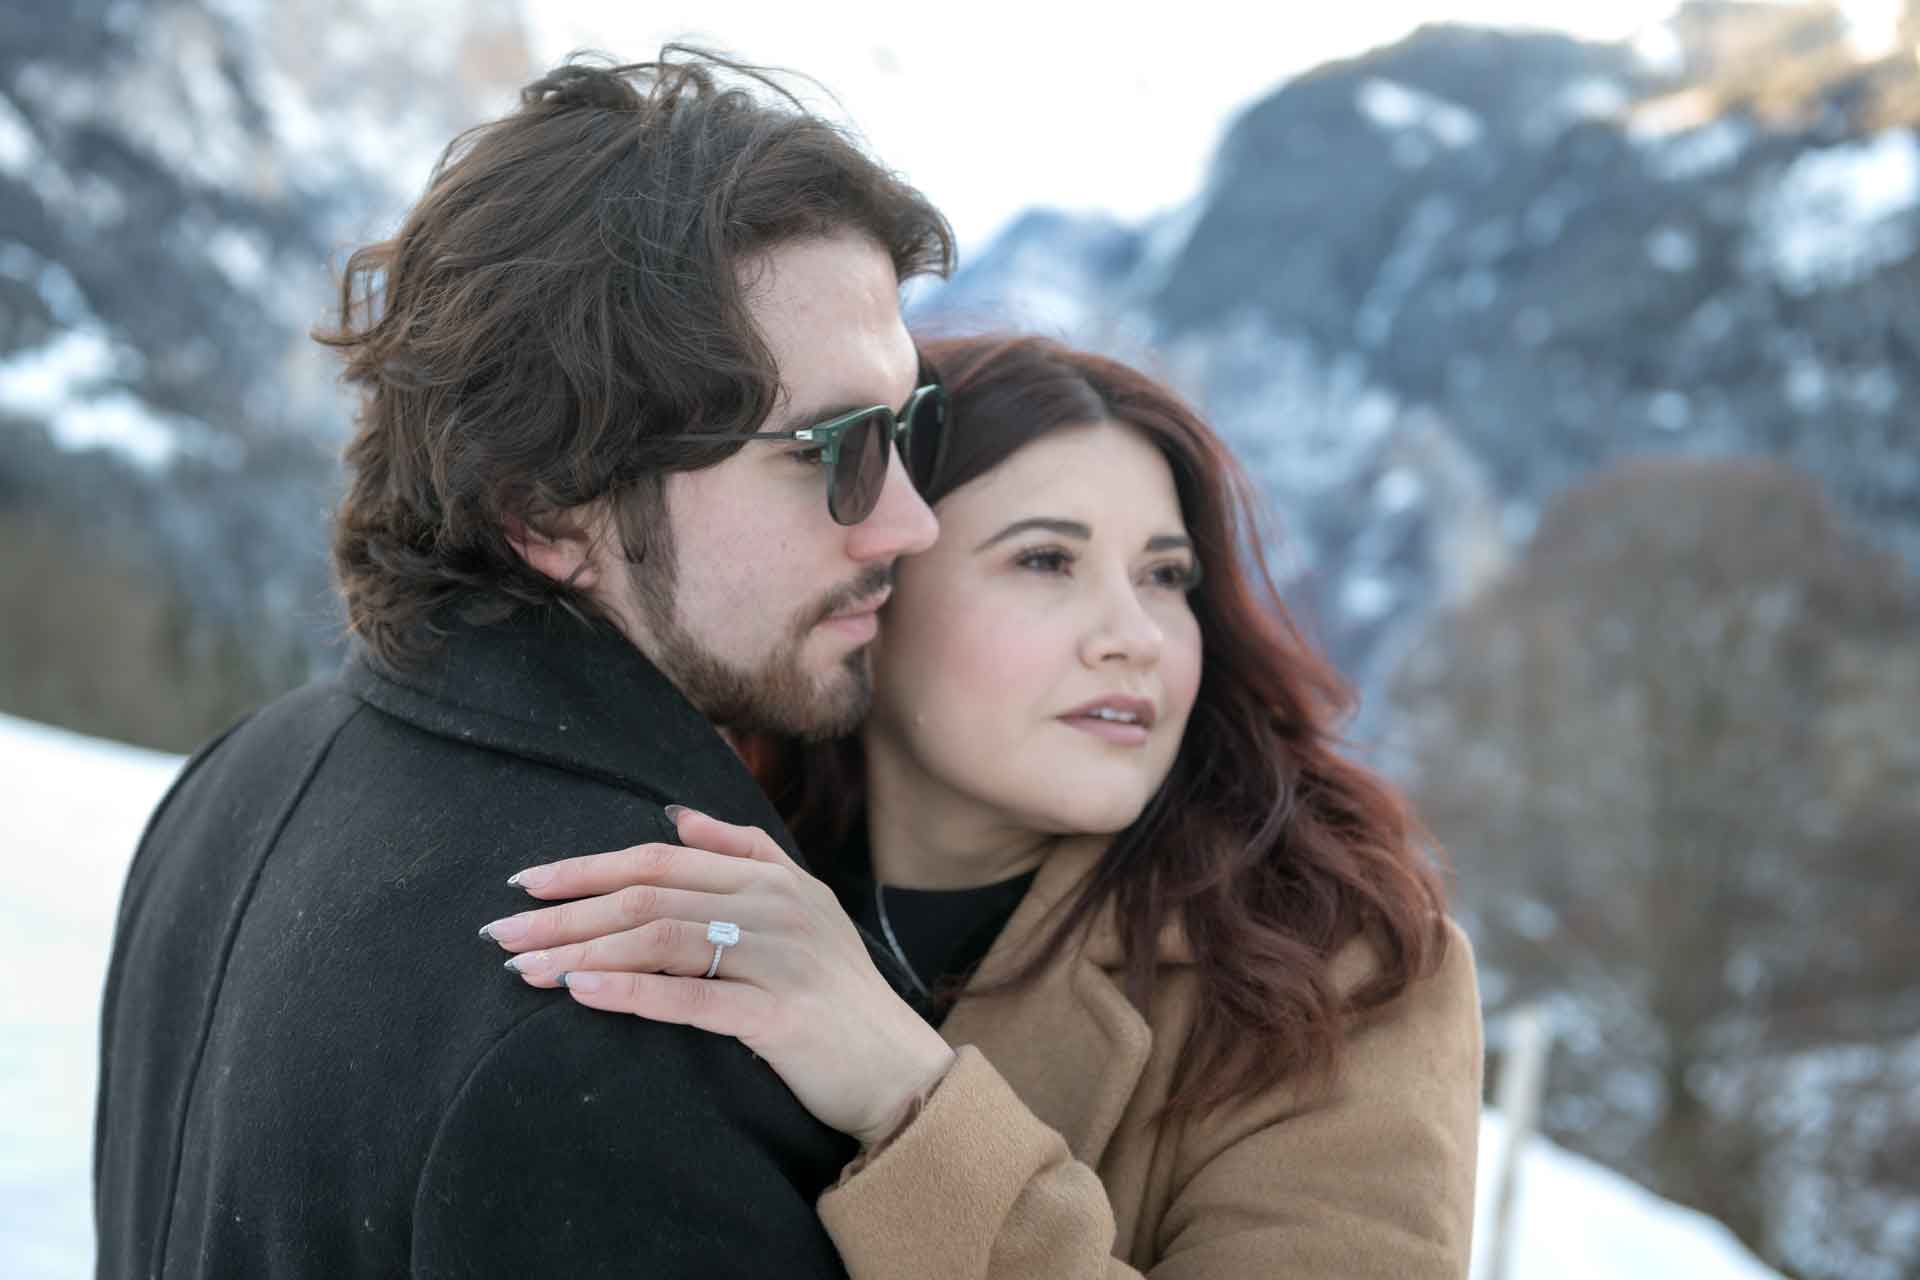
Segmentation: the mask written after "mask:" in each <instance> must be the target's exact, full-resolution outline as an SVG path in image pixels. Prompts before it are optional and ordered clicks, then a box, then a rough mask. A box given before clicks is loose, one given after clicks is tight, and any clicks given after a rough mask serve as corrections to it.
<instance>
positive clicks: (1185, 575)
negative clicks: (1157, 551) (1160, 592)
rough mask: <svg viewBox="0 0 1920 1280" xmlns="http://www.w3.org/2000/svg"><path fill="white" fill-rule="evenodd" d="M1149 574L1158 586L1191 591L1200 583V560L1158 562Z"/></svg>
mask: <svg viewBox="0 0 1920 1280" xmlns="http://www.w3.org/2000/svg"><path fill="white" fill-rule="evenodd" d="M1147 576H1148V577H1149V578H1150V579H1151V580H1152V582H1153V585H1155V586H1156V587H1166V588H1168V589H1169V590H1172V591H1191V590H1193V589H1194V588H1195V587H1197V586H1199V585H1200V562H1199V561H1197V560H1181V561H1170V562H1168V563H1166V564H1157V565H1155V566H1154V567H1153V568H1152V569H1150V570H1149V571H1148V574H1147Z"/></svg>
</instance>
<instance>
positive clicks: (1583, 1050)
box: [1394, 461, 1920, 1276]
mask: <svg viewBox="0 0 1920 1280" xmlns="http://www.w3.org/2000/svg"><path fill="white" fill-rule="evenodd" d="M1917 623H1920V601H1917V599H1916V592H1915V589H1914V583H1913V581H1912V579H1911V577H1910V575H1908V574H1907V573H1906V572H1905V571H1904V569H1903V568H1902V566H1900V565H1899V564H1898V563H1897V562H1895V561H1893V560H1892V559H1890V558H1888V557H1886V556H1884V555H1880V554H1878V553H1876V552H1875V551H1874V550H1873V549H1872V548H1870V547H1869V546H1867V545H1866V544H1865V543H1864V542H1863V541H1862V540H1861V539H1859V538H1858V537H1857V536H1856V535H1854V534H1852V533H1850V532H1849V531H1847V530H1846V529H1844V528H1842V527H1840V526H1839V525H1838V524H1837V523H1836V521H1835V520H1834V518H1833V516H1832V514H1831V512H1830V511H1829V509H1828V507H1827V505H1826V503H1825V501H1824V500H1823V498H1822V496H1821V494H1820V492H1819V491H1818V489H1817V487H1816V486H1815V485H1814V483H1813V482H1812V481H1811V480H1810V479H1809V478H1807V477H1805V476H1803V475H1801V474H1800V473H1797V472H1795V471H1792V470H1791V469H1789V468H1786V467H1784V466H1780V465H1777V464H1772V463H1761V462H1750V463H1748V462H1731V463H1730V462H1713V463H1707V462H1691V461H1661V462H1642V463H1636V464H1632V465H1629V466H1626V467H1622V468H1620V469H1618V470H1615V471H1613V472H1611V473H1609V474H1607V475H1605V476H1603V477H1601V478H1600V479H1598V480H1596V481H1594V482H1592V483H1590V484H1588V485H1586V486H1585V487H1583V488H1580V489H1578V490H1575V491H1571V492H1569V493H1567V494H1566V495H1564V496H1563V498H1562V499H1561V500H1560V501H1559V502H1558V503H1557V504H1556V505H1555V506H1554V507H1553V508H1552V509H1551V510H1550V511H1548V512H1547V513H1546V515H1545V516H1544V517H1543V519H1542V522H1541V525H1540V528H1539V530H1538V532H1537V534H1536V536H1535V538H1534V541H1533V543H1532V545H1531V547H1530V548H1529V549H1528V551H1527V554H1526V556H1525V559H1524V560H1523V561H1522V563H1521V564H1519V565H1518V566H1517V568H1516V569H1515V571H1514V572H1513V573H1512V574H1510V575H1509V576H1508V577H1507V578H1505V579H1504V580H1502V581H1500V582H1499V583H1497V584H1496V585H1494V586H1493V587H1491V588H1490V589H1489V590H1487V591H1485V592H1483V593H1482V594H1481V595H1480V596H1479V597H1478V598H1476V599H1475V600H1473V601H1471V602H1469V603H1468V605H1467V606H1465V607H1464V608H1463V609H1461V610H1460V611H1458V612H1457V613H1455V614H1454V615H1453V616H1452V617H1450V618H1448V619H1447V620H1445V621H1444V622H1443V623H1442V624H1440V625H1439V626H1438V627H1436V629H1435V631H1434V633H1433V635H1432V637H1431V639H1430V641H1429V642H1428V643H1426V644H1425V645H1423V646H1422V647H1421V648H1420V649H1419V650H1418V651H1417V652H1416V653H1415V654H1414V655H1413V656H1412V657H1411V658H1410V659H1409V661H1408V662H1407V664H1406V666H1405V668H1404V670H1403V672H1402V673H1401V675H1400V677H1399V678H1398V680H1397V681H1396V684H1395V688H1394V698H1395V703H1396V712H1397V723H1398V725H1399V732H1400V733H1401V734H1402V735H1403V737H1404V740H1403V742H1402V743H1401V744H1400V746H1401V750H1402V753H1403V758H1405V759H1407V760H1409V761H1410V763H1411V767H1412V769H1413V771H1414V777H1413V778H1412V783H1413V785H1414V788H1415V792H1416V794H1417V796H1418V798H1419V800H1420V802H1421V804H1422V807H1423V811H1424V813H1425V815H1426V817H1427V818H1428V820H1429V821H1430V822H1431V823H1432V824H1433V825H1434V827H1435V829H1436V830H1437V832H1438V833H1439V835H1440V837H1441V839H1442V840H1443V841H1444V842H1445V843H1446V844H1447V845H1448V846H1449V848H1450V850H1451V851H1452V853H1453V856H1454V860H1455V863H1456V865H1457V866H1458V867H1459V868H1460V874H1461V881H1462V903H1463V907H1464V910H1465V913H1466V914H1467V916H1468V918H1469V922H1470V924H1471V926H1472V927H1473V928H1474V929H1475V931H1476V933H1477V937H1478V941H1479V943H1480V946H1481V950H1482V954H1483V957H1484V961H1485V964H1486V966H1487V969H1488V971H1489V975H1490V978H1491V981H1490V982H1489V984H1488V986H1489V996H1490V1003H1491V1004H1493V1005H1495V1006H1496V1007H1498V1006H1499V1005H1501V1004H1504V1003H1507V1002H1510V1001H1513V1000H1517V999H1521V998H1546V999H1549V1000H1550V1001H1552V1002H1554V1003H1555V1004H1556V1005H1557V1006H1558V1007H1559V1008H1560V1010H1561V1014H1562V1021H1563V1026H1562V1028H1561V1030H1562V1037H1563V1045H1564V1046H1565V1047H1564V1048H1563V1051H1562V1052H1561V1055H1560V1057H1559V1059H1558V1061H1557V1062H1556V1066H1555V1069H1554V1072H1553V1079H1552V1084H1551V1086H1550V1091H1549V1100H1548V1104H1547V1106H1546V1109H1545V1111H1544V1120H1545V1124H1546V1127H1547V1128H1548V1129H1549V1131H1551V1132H1554V1133H1555V1134H1556V1135H1557V1136H1560V1137H1561V1138H1563V1139H1565V1140H1567V1141H1569V1142H1570V1143H1572V1144H1573V1145H1574V1146H1576V1147H1579V1148H1582V1149H1584V1150H1587V1151H1589V1152H1591V1153H1592V1154H1594V1155H1596V1156H1598V1157H1600V1158H1601V1159H1604V1160H1606V1161H1608V1162H1609V1163H1612V1164H1615V1165H1616V1166H1620V1167H1624V1168H1626V1169H1628V1170H1629V1171H1631V1172H1634V1173H1636V1174H1637V1175H1639V1176H1640V1177H1642V1178H1643V1179H1644V1180H1646V1181H1648V1182H1649V1183H1650V1184H1651V1185H1653V1186H1654V1187H1655V1188H1656V1189H1658V1190H1660V1191H1661V1192H1663V1193H1664V1194H1667V1195H1670V1196H1672V1197H1674V1198H1677V1199H1679V1200H1682V1201H1684V1202H1686V1203H1689V1204H1693V1205H1696V1206H1698V1207H1700V1208H1702V1209H1704V1210H1706V1211H1708V1212H1710V1213H1712V1214H1714V1215H1715V1216H1716V1217H1719V1218H1721V1219H1722V1220H1723V1221H1726V1222H1727V1223H1728V1224H1729V1225H1730V1226H1732V1227H1733V1228H1734V1230H1735V1231H1736V1232H1738V1233H1739V1234H1740V1235H1741V1236H1742V1237H1743V1238H1744V1239H1746V1240H1747V1241H1748V1242H1749V1243H1751V1244H1752V1245H1754V1246H1755V1247H1756V1248H1758V1249H1759V1250H1760V1251H1761V1252H1762V1253H1764V1254H1766V1255H1768V1256H1769V1257H1770V1258H1772V1259H1773V1260H1775V1261H1776V1262H1778V1263H1781V1264H1783V1265H1790V1266H1792V1267H1794V1268H1795V1269H1798V1270H1800V1271H1803V1272H1805V1273H1806V1274H1810V1275H1812V1274H1823V1271H1822V1269H1821V1267H1820V1266H1819V1265H1818V1260H1817V1259H1815V1258H1810V1257H1806V1256H1800V1255H1802V1253H1803V1252H1805V1251H1804V1250H1803V1249H1802V1248H1801V1247H1798V1246H1797V1245H1796V1244H1795V1242H1796V1241H1804V1240H1806V1239H1810V1238H1811V1237H1810V1236H1809V1234H1808V1232H1807V1231H1806V1230H1805V1229H1804V1224H1796V1222H1795V1220H1794V1209H1793V1207H1792V1204H1793V1200H1794V1198H1795V1197H1796V1196H1799V1195H1801V1194H1802V1193H1803V1192H1804V1190H1805V1188H1806V1186H1807V1185H1809V1183H1808V1180H1809V1179H1813V1178H1817V1177H1820V1176H1822V1174H1821V1169H1822V1168H1825V1167H1829V1166H1833V1165H1834V1161H1835V1160H1840V1161H1841V1163H1846V1162H1847V1161H1851V1162H1852V1163H1853V1164H1856V1165H1860V1166H1861V1167H1863V1168H1864V1167H1868V1166H1871V1165H1872V1163H1873V1161H1872V1160H1871V1158H1870V1157H1871V1156H1872V1152H1871V1151H1867V1152H1861V1151H1858V1150H1854V1149H1852V1148H1849V1149H1848V1150H1844V1151H1842V1150H1838V1149H1834V1148H1832V1146H1831V1144H1829V1146H1828V1149H1827V1150H1825V1151H1824V1152H1822V1153H1820V1154H1817V1155H1816V1154H1811V1153H1812V1151H1813V1148H1814V1146H1815V1145H1817V1144H1815V1143H1813V1142H1811V1140H1810V1138H1809V1134H1808V1132H1807V1107H1806V1106H1797V1105H1796V1104H1797V1102H1798V1101H1799V1100H1798V1099H1796V1098H1795V1097H1793V1096H1786V1097H1783V1096H1782V1094H1781V1090H1782V1089H1783V1088H1789V1087H1791V1088H1806V1089H1816V1090H1817V1089H1819V1088H1827V1089H1829V1090H1832V1089H1842V1090H1843V1091H1844V1092H1845V1094H1846V1095H1847V1096H1848V1097H1849V1098H1851V1099H1852V1100H1853V1102H1854V1103H1855V1104H1858V1105H1866V1100H1867V1099H1869V1098H1870V1097H1875V1096H1883V1095H1882V1094H1880V1093H1876V1090H1879V1091H1884V1090H1887V1089H1895V1090H1897V1089H1898V1088H1899V1087H1901V1082H1900V1078H1899V1077H1900V1075H1901V1073H1900V1072H1899V1071H1896V1070H1893V1069H1892V1068H1889V1069H1888V1070H1886V1071H1882V1072H1880V1073H1879V1074H1877V1075H1875V1074H1873V1073H1868V1074H1867V1076H1863V1077H1859V1078H1852V1079H1850V1080H1849V1081H1848V1082H1847V1083H1845V1084H1844V1085H1842V1084H1841V1082H1840V1081H1839V1078H1838V1077H1836V1076H1834V1075H1833V1074H1832V1073H1831V1072H1829V1073H1828V1074H1827V1078H1826V1083H1825V1084H1809V1083H1808V1079H1809V1071H1810V1070H1812V1068H1811V1067H1810V1066H1809V1064H1812V1063H1817V1062H1818V1061H1820V1060H1821V1057H1822V1055H1830V1054H1831V1053H1832V1052H1833V1051H1835V1050H1836V1049H1839V1048H1850V1049H1857V1050H1862V1051H1866V1052H1870V1053H1874V1054H1878V1055H1880V1059H1881V1061H1882V1062H1885V1063H1892V1062H1894V1061H1896V1060H1898V1059H1897V1055H1896V1053H1895V1051H1896V1050H1897V1049H1898V1048H1899V1046H1900V1045H1901V1044H1902V1043H1903V1039H1902V1038H1903V1037H1908V1036H1912V1035H1913V1034H1914V1029H1915V1028H1916V1027H1920V1005H1917V1004H1916V1000H1917V998H1920V991H1917V990H1916V986H1915V982H1914V974H1915V973H1916V972H1920V943H1916V938H1920V931H1915V930H1913V929H1912V928H1911V925H1910V922H1909V920H1908V917H1909V916H1910V914H1911V910H1912V906H1913V904H1915V903H1920V861H1916V860H1915V859H1914V858H1913V857H1911V854H1912V852H1913V851H1914V849H1915V845H1916V841H1915V838H1914V835H1913V832H1914V831H1915V830H1916V829H1920V741H1917V740H1916V735H1915V733H1914V731H1913V726H1915V725H1920V643H1916V637H1917V636H1920V628H1917V625H1916V624H1917ZM1813 1074H1815V1075H1818V1074H1819V1073H1818V1072H1817V1071H1814V1072H1813ZM1796 1081H1797V1082H1798V1083H1797V1084H1796V1083H1793V1082H1796ZM1910 1083H1911V1082H1910ZM1809 1105H1811V1104H1809ZM1908 1124H1909V1129H1908V1131H1907V1132H1906V1134H1905V1136H1904V1137H1902V1136H1901V1135H1900V1133H1899V1132H1898V1129H1899V1126H1898V1125H1895V1126H1893V1127H1892V1128H1891V1129H1889V1130H1888V1131H1887V1132H1885V1133H1884V1134H1883V1135H1882V1136H1883V1138H1884V1140H1885V1141H1887V1142H1889V1143H1896V1144H1897V1143H1900V1142H1906V1143H1909V1144H1910V1143H1911V1142H1912V1141H1913V1133H1912V1131H1911V1127H1910V1126H1911V1121H1909V1122H1908ZM1815 1127H1816V1128H1819V1126H1815ZM1821 1132H1822V1133H1823V1134H1824V1135H1825V1136H1826V1137H1828V1138H1832V1137H1834V1136H1835V1134H1836V1133H1837V1130H1836V1129H1835V1127H1834V1126H1833V1125H1830V1124H1829V1125H1826V1126H1825V1128H1824V1129H1822V1130H1821ZM1879 1140H1880V1139H1875V1138H1873V1137H1872V1136H1871V1135H1867V1134H1861V1133H1858V1132H1855V1133H1854V1134H1853V1136H1851V1137H1849V1138H1848V1139H1847V1140H1846V1142H1843V1143H1842V1144H1841V1146H1843V1147H1845V1146H1847V1144H1848V1143H1852V1144H1854V1145H1855V1146H1857V1144H1858V1143H1861V1142H1866V1143H1869V1144H1871V1143H1872V1142H1875V1141H1879ZM1842 1157H1844V1159H1842ZM1855 1157H1867V1159H1866V1160H1865V1164H1862V1163H1861V1161H1860V1160H1857V1159H1855ZM1835 1167H1837V1166H1835ZM1883 1181H1884V1185H1885V1186H1886V1187H1887V1188H1889V1189H1890V1194H1894V1195H1895V1196H1896V1198H1900V1197H1905V1198H1906V1199H1907V1200H1908V1201H1910V1202H1911V1203H1912V1204H1913V1206H1914V1209H1915V1211H1916V1212H1920V1171H1906V1172H1893V1173H1890V1176H1889V1178H1888V1179H1886V1180H1883ZM1856 1243H1861V1242H1859V1241H1856ZM1868 1246H1872V1242H1871V1241H1868V1242H1865V1245H1863V1248H1866V1251H1867V1252H1871V1248H1870V1247H1868ZM1895 1247H1898V1242H1897V1241H1895V1242H1890V1243H1884V1247H1882V1252H1884V1251H1885V1249H1888V1248H1895ZM1863 1256H1864V1255H1863ZM1833 1274H1841V1273H1840V1272H1834V1273H1833ZM1845 1274H1848V1275H1853V1276H1858V1275H1863V1274H1866V1273H1864V1272H1862V1271H1860V1270H1859V1269H1858V1268H1853V1269H1850V1270H1848V1271H1846V1272H1845ZM1889 1274H1896V1273H1894V1272H1889Z"/></svg>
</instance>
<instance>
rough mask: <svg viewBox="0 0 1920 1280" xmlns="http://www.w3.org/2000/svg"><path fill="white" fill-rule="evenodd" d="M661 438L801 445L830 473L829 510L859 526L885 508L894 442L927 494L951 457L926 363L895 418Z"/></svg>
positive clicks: (939, 389) (943, 393)
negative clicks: (882, 498) (817, 453)
mask: <svg viewBox="0 0 1920 1280" xmlns="http://www.w3.org/2000/svg"><path fill="white" fill-rule="evenodd" d="M656 438H658V439H664V440H672V441H679V442H686V443H692V442H697V441H722V440H799V441H802V442H804V443H807V444H811V445H813V446H814V447H815V448H817V449H818V450H819V451H820V460H821V462H822V463H823V464H824V465H825V467H826V470H827V511H828V513H829V514H830V515H832V516H833V518H834V520H835V521H836V522H837V523H840V524H859V523H860V522H861V521H862V520H865V519H866V518H867V517H868V516H870V515H872V514H873V509H874V508H875V507H877V506H879V505H880V491H881V490H882V489H883V488H885V487H886V483H887V464H888V463H889V462H890V461H891V458H892V453H893V449H892V445H893V442H894V441H896V440H897V441H899V442H900V456H901V459H902V460H903V461H904V462H905V463H906V464H907V475H908V477H909V478H911V479H912V481H913V486H914V488H916V489H918V490H919V491H920V492H921V493H926V492H927V491H928V489H929V488H930V486H931V485H932V484H933V479H934V477H935V476H937V475H938V474H939V473H940V464H941V463H942V462H944V461H945V460H946V452H947V389H946V388H945V387H943V386H941V385H940V376H939V374H937V373H936V372H935V371H934V369H933V367H932V366H931V365H929V364H927V362H926V361H924V360H922V361H921V362H920V385H919V386H918V387H916V388H914V391H913V394H912V395H910V396H908V397H907V402H906V403H905V404H904V405H901V406H900V411H899V412H898V413H895V412H894V411H893V410H892V409H889V408H887V406H885V405H883V404H876V405H870V406H868V407H867V408H864V409H853V410H849V411H848V412H846V413H842V414H839V415H837V416H835V417H832V418H828V419H827V420H826V421H825V422H818V423H815V424H814V425H813V426H811V427H802V428H801V429H800V430H798V431H750V432H739V433H727V434H717V435H680V436H664V437H656Z"/></svg>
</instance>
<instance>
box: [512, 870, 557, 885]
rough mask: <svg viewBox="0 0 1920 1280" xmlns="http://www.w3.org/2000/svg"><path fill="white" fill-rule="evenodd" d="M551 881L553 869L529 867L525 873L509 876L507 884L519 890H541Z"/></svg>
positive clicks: (517, 872) (520, 872)
mask: <svg viewBox="0 0 1920 1280" xmlns="http://www.w3.org/2000/svg"><path fill="white" fill-rule="evenodd" d="M551 879H553V868H552V867H528V868H527V869H526V870H525V871H516V872H514V873H513V874H512V875H510V876H508V877H507V883H508V884H510V885H512V886H514V887H515V888H517V889H539V888H544V887H545V885H546V883H547V881H549V880H551Z"/></svg>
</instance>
